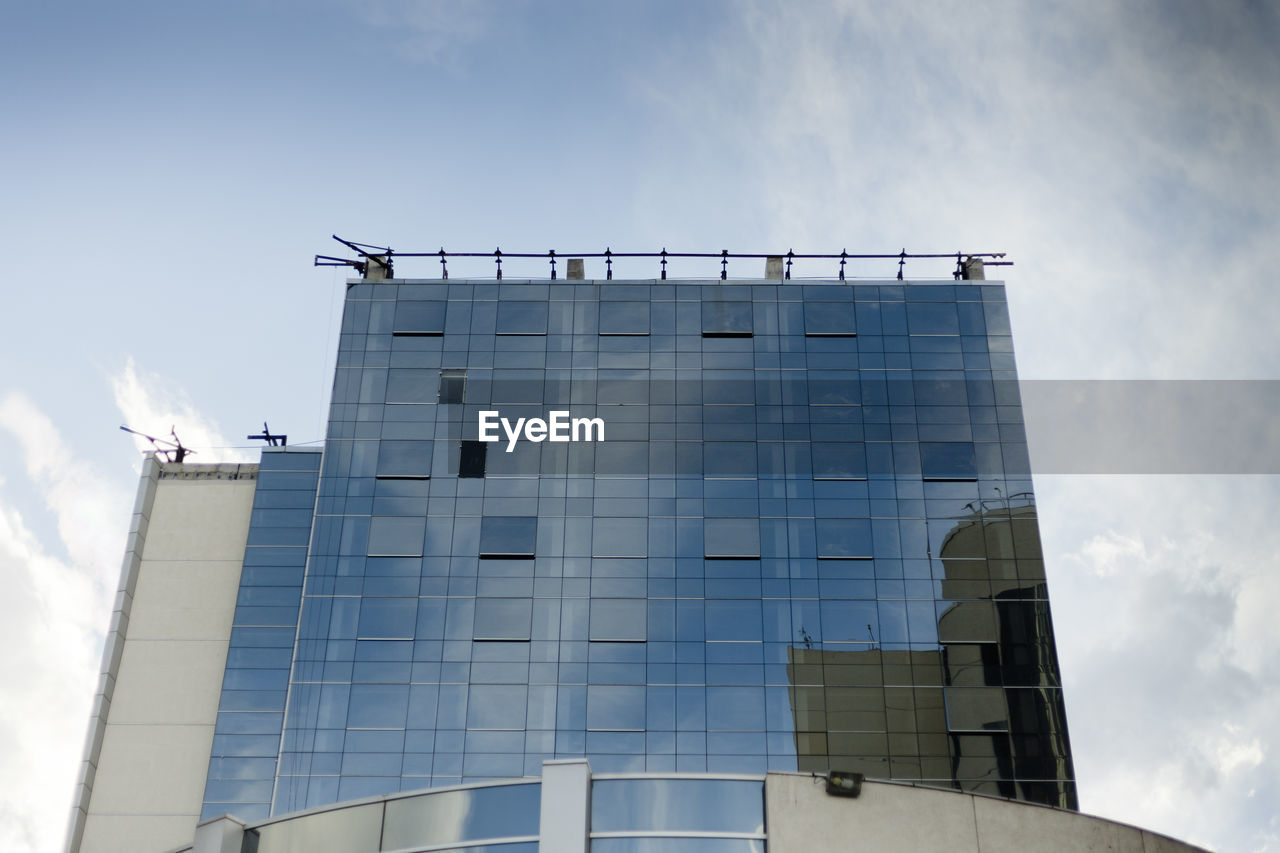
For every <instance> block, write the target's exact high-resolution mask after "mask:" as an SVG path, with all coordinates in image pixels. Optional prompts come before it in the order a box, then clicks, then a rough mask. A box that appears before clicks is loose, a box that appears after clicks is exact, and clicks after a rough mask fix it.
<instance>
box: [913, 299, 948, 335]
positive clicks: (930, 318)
mask: <svg viewBox="0 0 1280 853" xmlns="http://www.w3.org/2000/svg"><path fill="white" fill-rule="evenodd" d="M907 327H908V328H909V329H910V331H911V334H913V335H958V334H960V316H959V314H958V313H957V312H956V306H955V305H954V304H952V303H947V302H909V303H907Z"/></svg>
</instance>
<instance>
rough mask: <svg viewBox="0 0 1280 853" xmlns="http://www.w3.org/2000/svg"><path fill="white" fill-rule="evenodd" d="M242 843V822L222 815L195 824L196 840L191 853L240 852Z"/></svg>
mask: <svg viewBox="0 0 1280 853" xmlns="http://www.w3.org/2000/svg"><path fill="white" fill-rule="evenodd" d="M243 845H244V824H243V823H241V822H240V821H238V820H236V819H235V818H233V817H231V816H230V815H223V816H222V817H215V818H213V819H212V820H206V821H205V822H204V823H201V824H197V825H196V841H195V844H194V845H193V846H192V847H191V853H240V849H241V847H242V846H243Z"/></svg>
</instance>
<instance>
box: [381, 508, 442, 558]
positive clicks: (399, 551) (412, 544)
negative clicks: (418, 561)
mask: <svg viewBox="0 0 1280 853" xmlns="http://www.w3.org/2000/svg"><path fill="white" fill-rule="evenodd" d="M426 523H427V520H426V519H425V518H412V517H404V518H402V517H399V516H375V517H374V518H372V519H371V520H370V524H369V551H368V554H369V556H371V557H421V556H422V540H423V537H424V535H425V533H426Z"/></svg>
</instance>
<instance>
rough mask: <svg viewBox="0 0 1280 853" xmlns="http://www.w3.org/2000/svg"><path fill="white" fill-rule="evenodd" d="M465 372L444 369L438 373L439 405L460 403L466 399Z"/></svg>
mask: <svg viewBox="0 0 1280 853" xmlns="http://www.w3.org/2000/svg"><path fill="white" fill-rule="evenodd" d="M466 390H467V372H466V371H465V370H456V369H445V370H442V371H440V394H439V399H440V402H441V403H446V404H448V403H461V402H462V401H463V400H464V399H465V398H466Z"/></svg>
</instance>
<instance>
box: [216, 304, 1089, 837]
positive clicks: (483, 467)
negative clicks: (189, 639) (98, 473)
mask: <svg viewBox="0 0 1280 853" xmlns="http://www.w3.org/2000/svg"><path fill="white" fill-rule="evenodd" d="M486 413H492V414H486ZM486 418H487V419H488V420H487V423H488V424H489V429H488V430H487V433H488V436H490V437H494V438H496V440H494V441H486V440H483V439H485V438H486V437H487V436H486V428H485V423H486ZM560 438H565V439H566V440H563V441H562V440H559V439H560ZM575 439H576V440H575ZM265 458H266V455H264V459H265ZM265 472H266V469H265V468H264V479H263V483H264V484H265V483H267V482H268V478H267V477H266V474H265ZM311 476H312V477H313V478H314V476H315V475H314V474H312V475H311ZM312 482H313V488H314V489H315V491H314V492H312V495H313V496H314V499H315V503H314V515H313V516H312V515H310V514H308V513H302V514H298V515H299V518H302V517H303V516H304V515H305V516H306V517H305V522H307V523H309V524H310V534H309V544H308V545H307V548H306V554H305V559H306V568H305V579H298V578H296V575H297V572H296V569H295V570H291V571H284V570H283V569H282V570H281V571H280V572H279V573H277V574H278V577H279V578H280V579H281V581H280V583H278V584H275V585H272V583H271V578H272V577H276V576H277V574H272V573H270V572H264V571H254V572H252V573H249V574H247V575H246V578H247V580H245V581H244V582H242V597H245V596H249V597H251V598H252V600H253V601H254V602H257V603H260V606H258V605H257V604H255V606H254V607H252V608H251V607H245V608H243V612H241V611H239V610H238V611H237V617H236V620H237V621H236V631H237V632H238V633H237V635H236V636H237V637H240V638H242V639H243V640H245V643H242V644H241V645H245V646H246V647H247V644H248V642H250V641H252V642H263V643H266V642H268V641H271V642H273V643H275V642H276V640H278V638H279V637H283V636H285V635H286V634H292V635H293V639H292V640H291V641H289V642H290V643H291V650H290V651H283V650H280V649H278V648H277V646H278V645H279V644H278V643H276V645H272V646H271V649H272V651H271V653H270V655H269V658H270V661H271V662H272V664H271V666H270V667H268V666H267V665H266V664H262V665H261V666H260V667H259V669H261V672H258V673H252V672H251V673H248V674H243V673H242V674H236V675H234V676H233V671H232V667H231V665H230V664H229V668H228V675H227V678H228V681H226V682H224V691H223V697H224V704H223V707H224V709H225V714H223V715H220V718H219V732H220V735H219V737H220V739H219V740H217V741H216V742H215V746H214V755H213V757H212V760H211V764H210V787H209V789H208V792H207V793H206V809H205V813H206V816H209V815H213V814H219V813H222V812H224V811H230V812H233V813H235V814H237V815H241V816H243V817H246V818H248V819H255V818H262V817H266V816H267V815H268V814H284V813H287V812H292V811H295V810H298V809H304V808H312V807H316V806H322V805H326V804H330V803H335V802H342V801H346V800H352V799H358V798H362V797H369V796H375V795H382V794H387V793H390V792H395V791H408V790H414V789H419V788H428V787H435V786H443V785H456V784H459V783H463V782H470V781H481V780H491V779H500V778H511V777H521V776H537V775H538V774H540V773H541V765H542V762H543V761H544V760H548V759H553V758H571V757H586V758H588V759H589V760H590V763H591V767H592V769H593V770H594V771H595V772H597V773H606V774H608V773H613V774H626V773H637V772H650V773H677V772H679V773H684V772H695V773H706V772H711V773H722V774H723V773H743V774H762V773H764V772H766V771H767V770H804V771H808V770H813V771H823V770H826V769H828V768H832V767H834V768H839V769H844V770H853V771H861V772H864V773H866V774H867V775H868V776H871V777H880V778H893V779H902V780H911V781H919V782H924V783H926V784H932V785H945V786H954V787H959V788H962V789H964V790H971V791H979V792H988V793H995V794H1002V795H1006V796H1015V797H1019V798H1022V799H1028V800H1033V801H1036V802H1043V803H1050V804H1053V805H1060V806H1068V807H1074V805H1075V791H1074V782H1073V780H1072V776H1073V774H1072V770H1071V762H1070V753H1069V748H1068V744H1067V734H1066V724H1065V720H1064V715H1063V710H1062V700H1061V687H1060V681H1059V677H1058V667H1057V661H1056V656H1055V652H1054V646H1053V635H1052V627H1051V622H1050V617H1049V608H1048V601H1047V597H1046V593H1045V583H1044V571H1043V561H1042V558H1041V553H1040V545H1039V539H1038V533H1037V527H1036V517H1035V504H1034V499H1033V497H1032V492H1031V480H1030V472H1029V468H1028V464H1027V453H1026V444H1025V436H1024V435H1023V428H1022V418H1021V410H1020V406H1019V399H1018V394H1017V385H1016V374H1015V372H1014V362H1013V347H1012V343H1011V338H1010V330H1009V325H1008V314H1007V309H1006V306H1005V300H1004V289H1003V286H1001V285H998V284H981V283H974V284H969V283H965V284H950V283H948V284H927V285H926V284H920V285H910V284H908V285H905V286H904V285H902V284H900V283H896V284H864V283H859V284H846V283H843V282H827V283H820V284H813V283H806V284H799V283H786V284H779V283H777V282H773V283H737V282H728V283H718V284H703V283H692V282H687V283H678V282H646V283H634V282H632V283H622V282H617V283H615V282H608V283H591V282H563V283H557V282H551V283H547V282H510V283H494V282H394V281H393V282H385V283H384V282H380V283H359V284H355V285H353V286H351V287H350V288H349V290H348V293H347V302H346V308H345V314H344V319H343V330H342V338H341V345H340V350H339V355H338V367H337V376H336V379H335V383H334V392H333V399H332V408H331V412H330V422H329V433H328V439H327V444H326V448H325V452H324V457H323V464H322V467H321V470H320V472H319V481H318V485H316V484H315V483H314V480H313V481H312ZM260 488H261V487H260ZM295 497H296V496H295ZM290 499H291V500H292V499H293V498H292V497H291V498H290ZM290 506H292V504H290ZM272 519H274V520H275V522H276V523H277V527H276V528H273V530H277V529H278V530H282V531H284V532H271V533H267V532H264V531H266V530H267V527H266V526H265V525H267V522H268V521H269V520H272ZM286 520H287V521H289V522H296V521H298V519H295V518H293V516H292V515H290V516H289V517H288V519H284V517H283V516H280V517H279V518H276V516H275V515H271V516H268V515H266V514H264V515H263V516H262V517H261V518H259V515H258V514H257V505H256V504H255V517H254V527H253V530H252V531H251V534H250V543H251V545H255V547H256V548H258V550H263V551H267V550H271V549H278V550H279V551H280V553H279V554H274V553H268V554H258V553H256V552H255V554H254V555H252V559H253V560H254V561H255V567H256V566H257V565H258V564H261V563H263V561H264V560H266V561H268V562H269V561H270V560H271V559H279V560H282V561H287V560H290V559H294V560H296V556H297V554H298V553H299V552H301V550H302V549H301V548H300V543H299V542H297V541H295V539H297V536H298V534H297V532H296V531H288V530H284V528H283V527H281V526H280V525H282V524H283V523H284V521H286ZM273 537H275V538H280V537H283V538H282V539H280V542H279V543H275V538H273ZM307 541H308V540H306V539H303V542H307ZM285 551H288V553H287V554H286V553H285ZM249 560H250V557H246V567H249V565H250V563H249ZM246 571H247V569H246ZM297 582H300V586H297V585H295V586H290V584H295V583H297ZM299 589H300V590H301V601H300V604H299V602H298V590H299ZM245 600H246V601H248V598H246V599H245ZM255 638H256V639H255ZM238 648H239V647H237V646H236V645H235V643H234V642H233V649H238ZM277 651H280V653H279V654H277ZM282 655H284V656H283V657H282ZM256 659H257V658H256V657H255V655H254V653H253V652H249V651H246V652H244V653H243V654H241V653H239V652H238V651H237V652H236V654H235V660H236V661H237V662H238V664H237V666H239V667H240V668H241V669H244V668H252V666H253V664H252V662H253V661H254V660H256ZM262 659H263V660H266V657H264V658H262ZM236 671H237V672H240V669H237V670H236ZM268 672H269V673H271V674H270V675H268V674H266V673H268ZM282 674H283V675H282ZM285 676H287V684H285V683H284V680H285ZM268 682H270V683H269V684H268ZM286 687H287V702H285V701H284V697H285V694H284V692H283V691H284V690H285V688H286ZM245 691H250V692H253V693H254V694H255V695H253V696H250V695H248V694H247V693H245ZM242 694H243V695H242ZM235 702H242V703H243V702H261V703H266V704H267V705H270V707H266V706H265V705H264V707H263V708H262V709H261V710H258V711H245V710H241V709H239V707H238V706H234V705H233V704H232V703H235ZM272 703H275V704H272ZM223 716H225V717H227V719H226V721H224V720H223ZM237 727H238V728H237ZM223 734H226V735H228V737H223ZM233 734H234V735H235V737H230V735H233ZM686 784H692V783H685V782H680V781H676V780H665V781H653V780H648V781H644V782H640V781H635V782H628V781H626V780H621V779H619V780H611V781H604V780H602V781H599V782H597V783H596V796H597V797H599V798H600V800H599V801H600V802H601V803H614V804H615V805H616V806H617V810H616V811H614V810H613V809H610V811H609V814H610V820H611V821H615V822H613V823H607V824H606V825H607V826H608V827H610V828H608V829H599V828H597V827H596V826H595V825H594V824H593V832H600V833H604V834H601V835H598V836H596V842H595V843H596V845H597V846H596V847H595V849H597V850H600V851H614V853H617V851H641V850H648V849H653V848H652V847H651V846H646V845H651V844H652V843H653V842H652V840H651V839H649V840H646V838H645V837H642V836H639V835H634V834H633V835H610V834H609V833H615V832H616V833H635V832H640V831H641V830H640V829H627V828H626V821H627V817H626V814H627V812H626V807H627V803H628V802H631V803H638V802H642V801H646V802H647V801H648V800H649V799H652V800H653V801H654V802H665V803H668V804H669V809H670V811H669V813H668V816H669V817H670V819H671V820H673V821H675V822H676V823H673V824H672V825H671V826H670V827H663V826H657V825H646V826H645V827H643V831H645V832H648V831H651V830H652V831H667V830H670V831H676V830H680V831H684V830H685V829H692V830H696V829H697V828H696V827H686V826H677V825H676V824H678V823H679V822H680V820H681V818H680V816H681V815H683V814H685V811H683V810H685V809H687V808H688V807H687V803H689V802H696V801H697V798H696V797H685V796H683V795H681V794H679V793H677V789H678V788H680V786H681V785H686ZM743 784H755V785H757V786H758V785H759V783H758V782H755V783H750V782H744V783H743ZM628 785H633V786H641V787H643V786H646V785H647V786H651V787H653V786H656V787H654V788H653V790H652V791H648V790H647V789H646V791H645V792H643V795H642V794H641V793H639V792H637V793H635V794H634V795H631V794H627V793H623V792H624V791H625V790H626V788H627V786H628ZM611 786H614V787H611ZM691 790H692V789H691ZM748 799H749V798H748ZM739 806H740V804H739V805H734V806H726V808H727V809H728V811H726V812H724V813H723V814H721V813H720V812H718V811H717V810H716V809H714V808H708V809H698V810H696V814H692V815H691V817H693V818H698V819H701V818H706V819H708V820H711V819H713V818H715V817H717V816H719V817H723V818H724V819H725V821H726V823H725V824H724V825H723V826H717V827H715V828H714V831H716V832H719V831H721V830H724V831H725V832H729V833H730V834H733V833H737V836H736V837H726V838H722V839H720V840H717V841H715V843H716V844H722V845H724V846H722V847H714V846H711V847H706V846H698V848H697V849H699V850H706V849H723V850H732V851H739V850H742V851H746V850H757V849H759V847H758V846H753V845H759V844H761V843H762V842H761V841H759V837H762V836H757V837H752V834H753V833H759V832H762V829H761V827H760V826H759V825H753V826H751V827H748V828H744V827H746V825H747V823H750V821H749V820H746V819H745V818H742V816H741V815H736V814H735V813H734V812H733V809H734V808H738V807H739ZM516 811H518V810H516ZM535 811H536V806H535ZM740 818H741V819H740ZM617 821H620V823H619V822H617ZM730 825H731V826H732V827H734V828H733V829H729V828H728V827H729V826H730ZM708 831H710V830H708ZM441 843H451V842H450V841H448V840H444V841H442V842H441ZM673 843H674V842H673ZM680 843H685V842H680ZM688 843H690V844H693V842H688ZM708 843H710V842H708ZM473 849H474V848H473ZM503 849H507V848H503ZM511 849H518V848H511ZM662 849H664V850H673V849H677V848H676V847H675V846H672V845H671V844H666V843H665V842H664V845H663V848H662ZM691 849H692V848H691Z"/></svg>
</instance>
